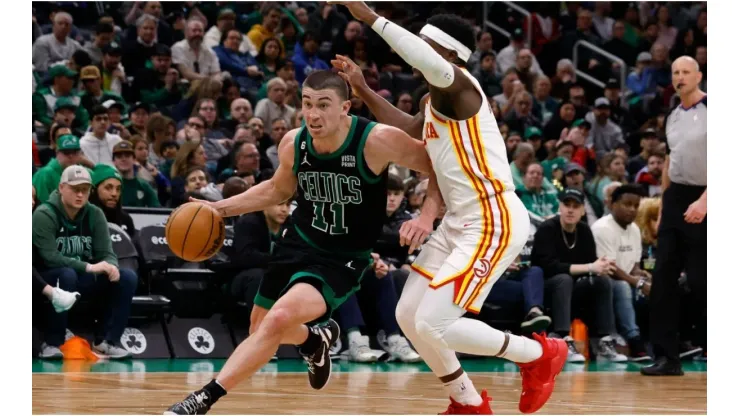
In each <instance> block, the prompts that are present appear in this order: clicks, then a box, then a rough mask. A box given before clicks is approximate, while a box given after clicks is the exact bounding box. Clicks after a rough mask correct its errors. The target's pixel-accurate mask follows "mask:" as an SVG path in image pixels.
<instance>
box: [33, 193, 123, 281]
mask: <svg viewBox="0 0 740 416" xmlns="http://www.w3.org/2000/svg"><path fill="white" fill-rule="evenodd" d="M32 223H33V227H32V228H33V237H32V241H33V267H35V268H36V269H37V270H46V269H53V268H58V267H71V268H72V269H74V270H75V271H77V272H78V273H85V267H86V266H87V264H88V263H90V264H95V263H98V262H101V261H106V262H108V263H110V264H112V265H114V266H118V259H117V258H116V255H115V253H113V247H112V245H111V240H110V234H109V233H108V223H107V222H106V220H105V214H103V211H102V210H101V209H100V208H98V207H96V206H95V205H92V204H91V203H89V202H88V203H87V204H85V206H84V207H82V209H80V212H78V213H77V217H76V218H75V219H70V218H69V217H68V216H67V213H66V212H65V211H64V207H63V206H62V197H61V195H60V194H59V191H54V192H52V194H51V195H50V196H49V200H48V201H46V202H45V203H43V204H41V205H40V206H39V207H38V208H37V209H36V211H34V213H33V222H32Z"/></svg>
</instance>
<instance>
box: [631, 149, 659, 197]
mask: <svg viewBox="0 0 740 416" xmlns="http://www.w3.org/2000/svg"><path fill="white" fill-rule="evenodd" d="M664 163H665V154H664V153H663V152H661V151H658V150H653V151H652V152H650V155H649V156H648V163H647V166H645V167H644V168H642V169H640V171H639V172H637V174H636V175H635V183H637V184H638V185H641V186H642V188H643V190H644V191H645V193H646V194H647V195H648V196H649V197H651V198H652V197H654V196H660V195H661V194H662V193H663V188H662V187H661V182H662V178H663V165H664Z"/></svg>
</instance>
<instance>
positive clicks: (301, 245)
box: [254, 228, 373, 323]
mask: <svg viewBox="0 0 740 416" xmlns="http://www.w3.org/2000/svg"><path fill="white" fill-rule="evenodd" d="M372 263H373V260H372V257H370V256H369V255H367V256H342V255H338V254H332V253H329V252H326V251H324V250H321V249H319V248H316V247H313V246H311V245H310V244H309V243H307V242H305V241H304V240H303V239H302V238H301V237H300V236H298V235H297V233H296V232H295V230H293V229H292V228H288V232H287V233H286V234H285V235H284V237H283V238H281V239H280V240H279V241H278V243H277V244H276V245H275V249H274V251H273V254H272V258H271V259H270V264H269V265H268V267H267V272H266V273H265V275H264V277H263V278H262V282H261V283H260V287H259V290H258V291H257V296H255V298H254V304H255V305H258V306H261V307H263V308H265V309H268V310H269V309H270V308H272V306H273V305H274V304H275V302H276V301H277V300H278V299H279V298H280V297H281V296H282V295H283V294H285V293H286V292H287V291H288V289H290V288H291V287H292V286H293V285H295V284H296V283H308V284H310V285H312V286H313V287H315V288H316V290H318V291H319V292H320V293H321V294H322V296H323V297H324V301H325V302H326V309H327V311H326V314H324V315H323V316H321V317H320V318H318V319H316V320H315V321H314V322H313V323H320V322H325V321H327V320H328V319H329V318H330V317H331V315H332V313H333V312H334V311H335V310H336V309H337V308H339V306H340V305H342V304H343V303H344V302H345V301H346V300H347V298H349V297H350V296H351V295H352V294H353V293H355V292H356V291H357V290H359V288H360V282H361V280H362V276H363V275H364V274H365V271H366V270H367V269H368V268H369V267H371V266H372Z"/></svg>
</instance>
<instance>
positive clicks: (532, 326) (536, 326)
mask: <svg viewBox="0 0 740 416" xmlns="http://www.w3.org/2000/svg"><path fill="white" fill-rule="evenodd" d="M551 323H552V319H550V317H549V316H544V315H543V316H538V317H536V318H533V319H530V320H529V321H524V322H522V324H521V325H520V327H521V330H522V333H523V334H527V335H528V334H531V333H533V332H535V333H540V332H543V331H545V330H546V329H547V328H548V327H549V326H550V324H551Z"/></svg>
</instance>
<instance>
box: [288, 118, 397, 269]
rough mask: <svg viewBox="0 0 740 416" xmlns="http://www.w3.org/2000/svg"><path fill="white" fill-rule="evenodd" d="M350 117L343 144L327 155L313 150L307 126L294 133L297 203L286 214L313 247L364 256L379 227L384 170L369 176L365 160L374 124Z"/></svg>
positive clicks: (372, 244) (385, 173) (383, 215)
mask: <svg viewBox="0 0 740 416" xmlns="http://www.w3.org/2000/svg"><path fill="white" fill-rule="evenodd" d="M351 117H352V124H351V126H350V129H349V133H348V134H347V137H346V138H345V140H344V144H342V146H341V147H340V148H339V149H337V150H336V151H335V152H333V153H331V154H317V153H316V150H315V149H314V147H313V143H312V138H311V135H310V133H309V132H308V129H307V128H305V127H304V128H302V129H301V130H300V131H299V132H298V134H297V135H296V139H295V161H294V164H293V172H294V173H295V175H296V177H297V178H298V199H297V202H298V207H297V208H296V209H295V210H294V211H293V214H292V216H291V219H292V222H293V224H294V226H295V228H296V232H297V233H298V234H299V235H300V236H301V237H302V238H303V240H305V241H306V243H308V244H309V245H311V246H313V247H314V248H318V249H319V250H320V251H324V252H328V253H334V254H338V255H345V256H346V255H358V256H365V255H367V254H369V252H370V251H371V250H372V249H373V247H374V246H375V244H376V242H377V240H378V237H379V236H380V232H381V230H382V229H383V221H384V219H385V207H386V193H387V189H386V182H387V179H388V171H387V169H386V170H384V171H383V173H382V174H381V175H375V174H374V173H373V172H372V171H371V170H370V168H369V167H368V165H367V163H366V161H365V157H364V150H365V141H366V140H367V137H368V135H369V134H370V130H372V128H373V127H374V126H375V124H376V123H374V122H370V121H369V120H367V119H364V118H362V117H356V116H351Z"/></svg>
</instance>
